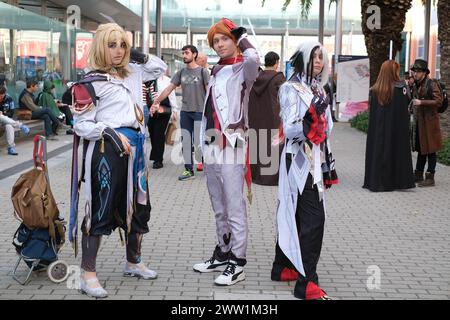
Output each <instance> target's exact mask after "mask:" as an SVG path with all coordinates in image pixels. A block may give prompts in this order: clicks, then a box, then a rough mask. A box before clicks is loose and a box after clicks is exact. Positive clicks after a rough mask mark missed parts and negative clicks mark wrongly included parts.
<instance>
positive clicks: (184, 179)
mask: <svg viewBox="0 0 450 320" xmlns="http://www.w3.org/2000/svg"><path fill="white" fill-rule="evenodd" d="M194 178H195V177H194V176H192V177H189V178H183V179H180V178H178V181H186V180H191V179H194Z"/></svg>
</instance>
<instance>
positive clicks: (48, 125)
mask: <svg viewBox="0 0 450 320" xmlns="http://www.w3.org/2000/svg"><path fill="white" fill-rule="evenodd" d="M37 90H38V84H37V82H36V81H35V80H28V81H27V87H26V88H25V89H24V90H23V91H22V93H21V94H20V96H19V109H21V110H29V111H31V119H41V120H44V123H45V136H46V137H47V139H48V140H56V138H55V132H56V130H57V129H58V126H59V125H60V122H59V120H58V118H56V116H55V114H54V113H53V112H52V111H51V110H50V109H49V108H42V107H40V106H37V105H36V104H35V103H34V99H33V98H34V97H33V94H34V93H35V92H36V91H37Z"/></svg>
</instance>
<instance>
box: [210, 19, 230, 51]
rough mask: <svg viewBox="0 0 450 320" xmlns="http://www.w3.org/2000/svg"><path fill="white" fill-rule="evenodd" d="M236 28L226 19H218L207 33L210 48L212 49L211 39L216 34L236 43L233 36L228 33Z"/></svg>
mask: <svg viewBox="0 0 450 320" xmlns="http://www.w3.org/2000/svg"><path fill="white" fill-rule="evenodd" d="M236 27H237V26H236V25H235V24H234V23H233V22H232V21H231V20H228V19H227V18H222V19H220V21H219V22H217V23H216V24H215V25H213V26H212V27H211V28H210V29H209V31H208V43H209V46H210V47H211V48H213V47H214V44H213V39H214V36H215V35H216V33H220V34H224V35H226V36H227V37H229V38H230V39H233V41H234V42H235V43H236V42H237V39H235V38H234V36H233V34H232V33H231V32H230V31H231V30H232V29H234V28H236Z"/></svg>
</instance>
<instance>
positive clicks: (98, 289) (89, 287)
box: [80, 276, 108, 298]
mask: <svg viewBox="0 0 450 320" xmlns="http://www.w3.org/2000/svg"><path fill="white" fill-rule="evenodd" d="M95 284H98V286H95V287H93V285H95ZM80 291H81V293H83V294H86V295H87V296H89V297H91V298H106V297H107V296H108V292H107V291H106V290H105V289H103V288H102V286H101V285H100V283H99V281H98V279H97V278H91V279H87V280H86V279H84V278H83V276H81V278H80Z"/></svg>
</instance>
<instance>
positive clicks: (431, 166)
mask: <svg viewBox="0 0 450 320" xmlns="http://www.w3.org/2000/svg"><path fill="white" fill-rule="evenodd" d="M427 159H428V170H427V172H429V173H435V172H436V162H437V156H436V152H435V153H429V154H420V152H419V153H418V155H417V163H416V170H417V171H420V172H423V171H424V170H425V164H426V163H427Z"/></svg>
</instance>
